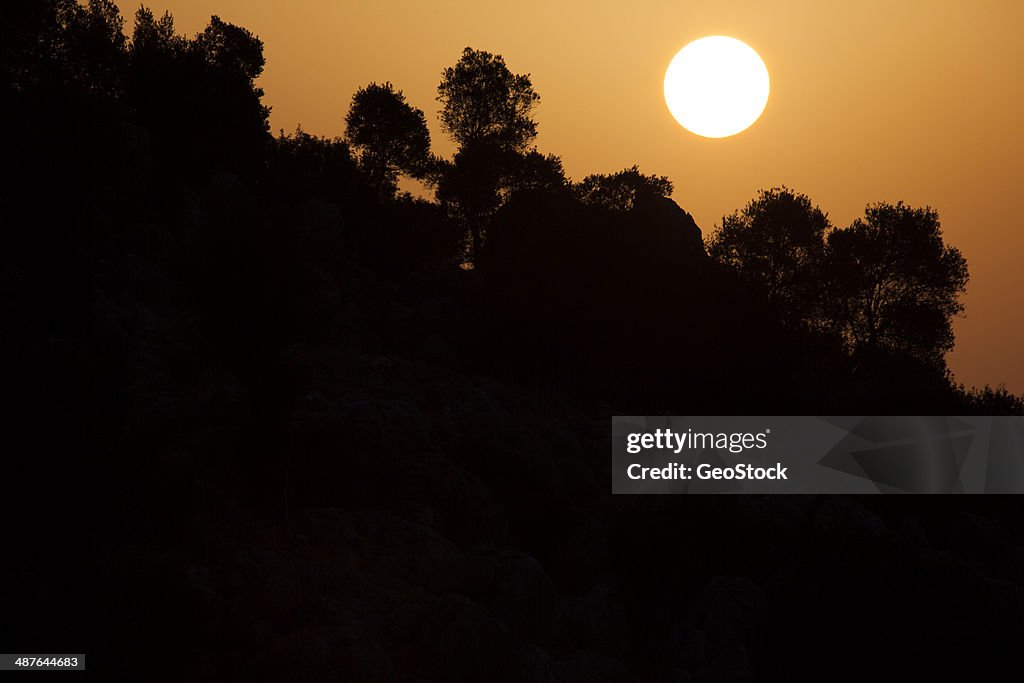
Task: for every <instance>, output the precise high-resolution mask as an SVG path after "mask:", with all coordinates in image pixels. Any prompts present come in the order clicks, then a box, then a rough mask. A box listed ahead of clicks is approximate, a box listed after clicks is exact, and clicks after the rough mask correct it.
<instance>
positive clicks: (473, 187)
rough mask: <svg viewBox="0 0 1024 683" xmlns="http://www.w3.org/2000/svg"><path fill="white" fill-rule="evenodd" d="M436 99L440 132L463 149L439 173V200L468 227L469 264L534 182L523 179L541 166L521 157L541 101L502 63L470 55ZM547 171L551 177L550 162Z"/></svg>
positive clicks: (451, 71)
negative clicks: (492, 225)
mask: <svg viewBox="0 0 1024 683" xmlns="http://www.w3.org/2000/svg"><path fill="white" fill-rule="evenodd" d="M437 93H438V94H437V99H438V101H439V102H440V103H441V112H440V118H441V127H442V129H443V130H444V131H445V132H446V133H447V134H448V135H449V137H450V138H451V139H452V141H454V142H455V143H456V144H457V145H458V146H459V149H458V151H457V153H456V155H455V158H454V159H453V160H452V162H451V163H446V164H439V165H438V166H437V174H436V182H435V185H436V187H437V198H438V201H439V202H440V203H441V204H442V205H443V206H445V207H446V209H447V210H448V212H449V214H450V215H451V216H452V217H453V218H454V219H456V220H458V221H459V222H461V223H462V224H463V226H464V229H465V231H466V250H465V251H466V259H467V260H468V261H471V260H472V258H473V256H474V254H475V253H476V252H477V251H478V249H479V248H480V246H481V245H482V243H483V240H484V235H485V231H486V227H487V224H488V222H489V221H490V219H491V217H492V216H493V214H494V212H495V211H496V210H497V209H498V207H499V206H500V205H501V203H502V201H504V199H506V198H507V197H508V195H509V194H510V192H511V190H512V188H513V187H514V186H515V185H516V184H517V183H518V182H519V181H521V180H522V179H523V178H524V177H525V176H528V175H530V173H529V172H526V173H525V176H524V174H523V173H520V172H521V171H524V169H526V168H527V167H530V166H532V167H533V168H534V169H535V170H536V169H537V167H538V166H539V164H538V163H537V161H538V160H537V159H536V158H534V159H532V160H530V159H527V160H525V162H524V159H523V157H524V155H528V152H527V150H528V148H529V145H530V143H531V142H532V141H533V140H534V138H536V137H537V122H536V121H534V120H533V117H532V115H533V111H534V109H535V108H536V107H537V104H538V103H539V102H540V95H538V94H537V93H536V91H534V89H533V84H532V83H531V82H530V76H529V75H528V74H527V75H521V74H513V73H512V72H511V71H510V70H509V68H508V66H507V65H506V64H505V60H504V58H502V57H501V55H494V54H491V53H489V52H484V51H482V50H474V49H472V48H469V47H467V48H466V49H465V50H463V52H462V57H461V58H460V59H459V61H458V63H456V64H455V66H453V67H449V68H447V69H445V70H444V72H443V74H442V80H441V84H440V85H439V86H438V88H437ZM547 165H548V172H547V174H548V176H549V177H550V175H551V174H550V171H551V168H552V164H551V162H550V160H548V163H547ZM555 175H557V173H556V174H555Z"/></svg>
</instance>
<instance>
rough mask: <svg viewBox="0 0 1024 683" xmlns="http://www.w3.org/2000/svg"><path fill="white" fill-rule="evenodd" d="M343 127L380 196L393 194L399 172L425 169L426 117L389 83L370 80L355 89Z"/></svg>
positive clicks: (427, 158)
mask: <svg viewBox="0 0 1024 683" xmlns="http://www.w3.org/2000/svg"><path fill="white" fill-rule="evenodd" d="M345 130H346V132H345V137H346V139H347V140H348V142H349V144H350V145H351V146H352V147H353V148H354V149H355V150H356V151H357V152H358V153H359V162H360V164H361V165H362V167H363V169H364V170H365V172H366V176H367V179H368V181H369V183H370V186H371V187H372V188H373V189H374V190H375V191H376V192H377V193H378V194H379V195H380V196H382V197H390V196H393V195H394V194H395V191H396V189H397V187H398V185H397V182H398V174H399V173H400V172H402V173H407V174H408V175H410V176H412V177H416V178H421V177H423V176H424V175H425V173H426V172H427V167H428V164H429V161H430V131H429V130H428V129H427V120H426V117H425V116H424V115H423V111H422V110H420V109H417V108H415V107H412V106H411V105H409V104H408V103H407V102H406V100H405V95H404V94H403V93H402V91H401V90H395V88H394V86H392V85H391V83H384V84H382V85H378V84H376V83H371V84H369V85H368V86H366V87H364V88H360V89H359V90H357V91H356V93H355V94H354V95H353V96H352V104H351V106H350V107H349V110H348V114H347V115H346V117H345Z"/></svg>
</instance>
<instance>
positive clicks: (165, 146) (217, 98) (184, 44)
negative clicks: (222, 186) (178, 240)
mask: <svg viewBox="0 0 1024 683" xmlns="http://www.w3.org/2000/svg"><path fill="white" fill-rule="evenodd" d="M263 66H264V58H263V43H262V41H260V39H259V38H258V37H256V36H255V35H253V34H252V33H251V32H249V31H248V30H246V29H244V28H241V27H238V26H234V25H232V24H229V23H227V22H225V21H222V20H221V19H220V18H219V17H216V16H213V17H211V18H210V23H209V25H208V26H207V27H206V28H205V29H204V30H203V32H202V33H200V34H198V35H197V36H196V37H195V38H194V39H192V40H188V39H185V38H182V37H178V36H176V35H175V34H174V22H173V19H172V18H171V17H170V15H167V14H165V15H164V16H163V17H161V18H160V19H155V18H154V16H153V14H152V12H151V11H150V10H148V9H146V8H142V9H140V10H139V11H138V12H137V13H136V16H135V34H134V35H133V39H132V43H131V49H130V51H129V79H128V80H129V86H128V89H129V96H130V98H131V102H132V105H133V108H134V110H135V115H136V116H137V118H138V123H140V124H142V125H143V126H144V127H145V128H146V129H147V131H148V132H149V135H150V139H151V140H152V144H153V153H154V157H155V159H156V160H157V161H158V162H159V163H158V164H157V167H158V168H160V169H165V171H166V172H168V173H169V172H176V173H178V174H180V175H186V176H191V177H192V178H202V177H203V176H205V175H207V174H208V173H210V172H211V171H215V170H222V171H230V172H233V173H240V174H242V175H244V176H249V177H254V176H256V175H258V174H259V173H261V172H262V170H263V161H264V153H265V151H266V149H267V146H268V145H269V144H270V142H271V136H270V127H269V116H270V108H269V107H266V106H264V105H263V103H262V101H261V99H262V97H263V90H262V89H261V88H259V87H257V86H256V83H255V81H256V79H257V78H258V77H259V75H260V74H261V73H262V71H263ZM183 103H187V105H184V104H183ZM183 106H187V113H185V112H184V110H183V108H182V107H183Z"/></svg>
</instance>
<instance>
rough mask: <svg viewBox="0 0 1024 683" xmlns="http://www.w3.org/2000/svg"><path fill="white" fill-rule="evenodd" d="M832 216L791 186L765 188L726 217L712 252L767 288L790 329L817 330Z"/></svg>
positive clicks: (710, 241)
mask: <svg viewBox="0 0 1024 683" xmlns="http://www.w3.org/2000/svg"><path fill="white" fill-rule="evenodd" d="M830 228H831V224H830V223H829V220H828V216H827V215H826V214H825V213H824V212H822V210H821V209H819V208H818V207H817V206H814V204H813V203H812V202H811V200H810V198H809V197H807V195H804V194H800V193H798V192H794V191H793V190H791V189H789V188H787V187H775V188H771V189H769V190H762V191H761V192H759V193H758V195H757V197H756V198H754V199H753V200H751V201H750V203H748V204H747V205H746V206H745V207H744V208H743V209H742V211H735V212H733V213H731V214H729V215H727V216H725V217H724V218H722V224H721V226H720V227H719V228H718V230H717V231H716V232H715V233H714V234H713V235H712V236H711V237H710V238H709V239H708V241H707V249H708V254H710V255H711V257H712V258H713V259H715V260H716V261H718V262H719V263H722V264H724V265H727V266H729V267H730V268H732V269H733V270H735V271H736V273H737V274H738V275H739V276H740V278H742V279H743V280H744V281H745V282H748V283H750V284H751V285H752V286H754V287H759V288H761V289H762V290H763V291H764V293H765V295H766V297H767V299H768V301H769V303H770V304H771V305H773V306H775V307H776V308H777V309H778V311H779V313H780V315H781V316H782V317H783V319H784V320H785V321H786V322H787V324H790V325H807V326H809V327H815V326H816V325H817V323H818V320H817V318H818V314H817V310H816V309H817V305H818V304H817V297H818V293H819V292H820V283H819V282H818V280H819V277H820V271H821V268H822V266H823V262H824V254H825V235H826V234H827V233H828V231H829V230H830Z"/></svg>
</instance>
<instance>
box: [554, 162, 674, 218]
mask: <svg viewBox="0 0 1024 683" xmlns="http://www.w3.org/2000/svg"><path fill="white" fill-rule="evenodd" d="M672 189H673V188H672V181H671V180H669V179H668V178H667V177H666V176H655V175H644V174H643V173H641V172H640V169H639V168H638V167H637V166H636V165H633V166H632V167H631V168H626V169H623V170H621V171H619V172H618V173H611V174H597V173H595V174H592V175H588V176H587V177H585V178H584V179H583V180H581V181H580V182H579V183H576V184H575V185H573V190H574V191H575V193H576V196H577V197H579V199H580V201H582V202H583V203H584V204H593V205H595V206H603V207H605V208H606V209H611V210H613V211H628V210H630V209H632V208H633V207H634V206H635V204H636V200H637V198H638V197H642V196H653V197H670V196H671V195H672Z"/></svg>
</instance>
